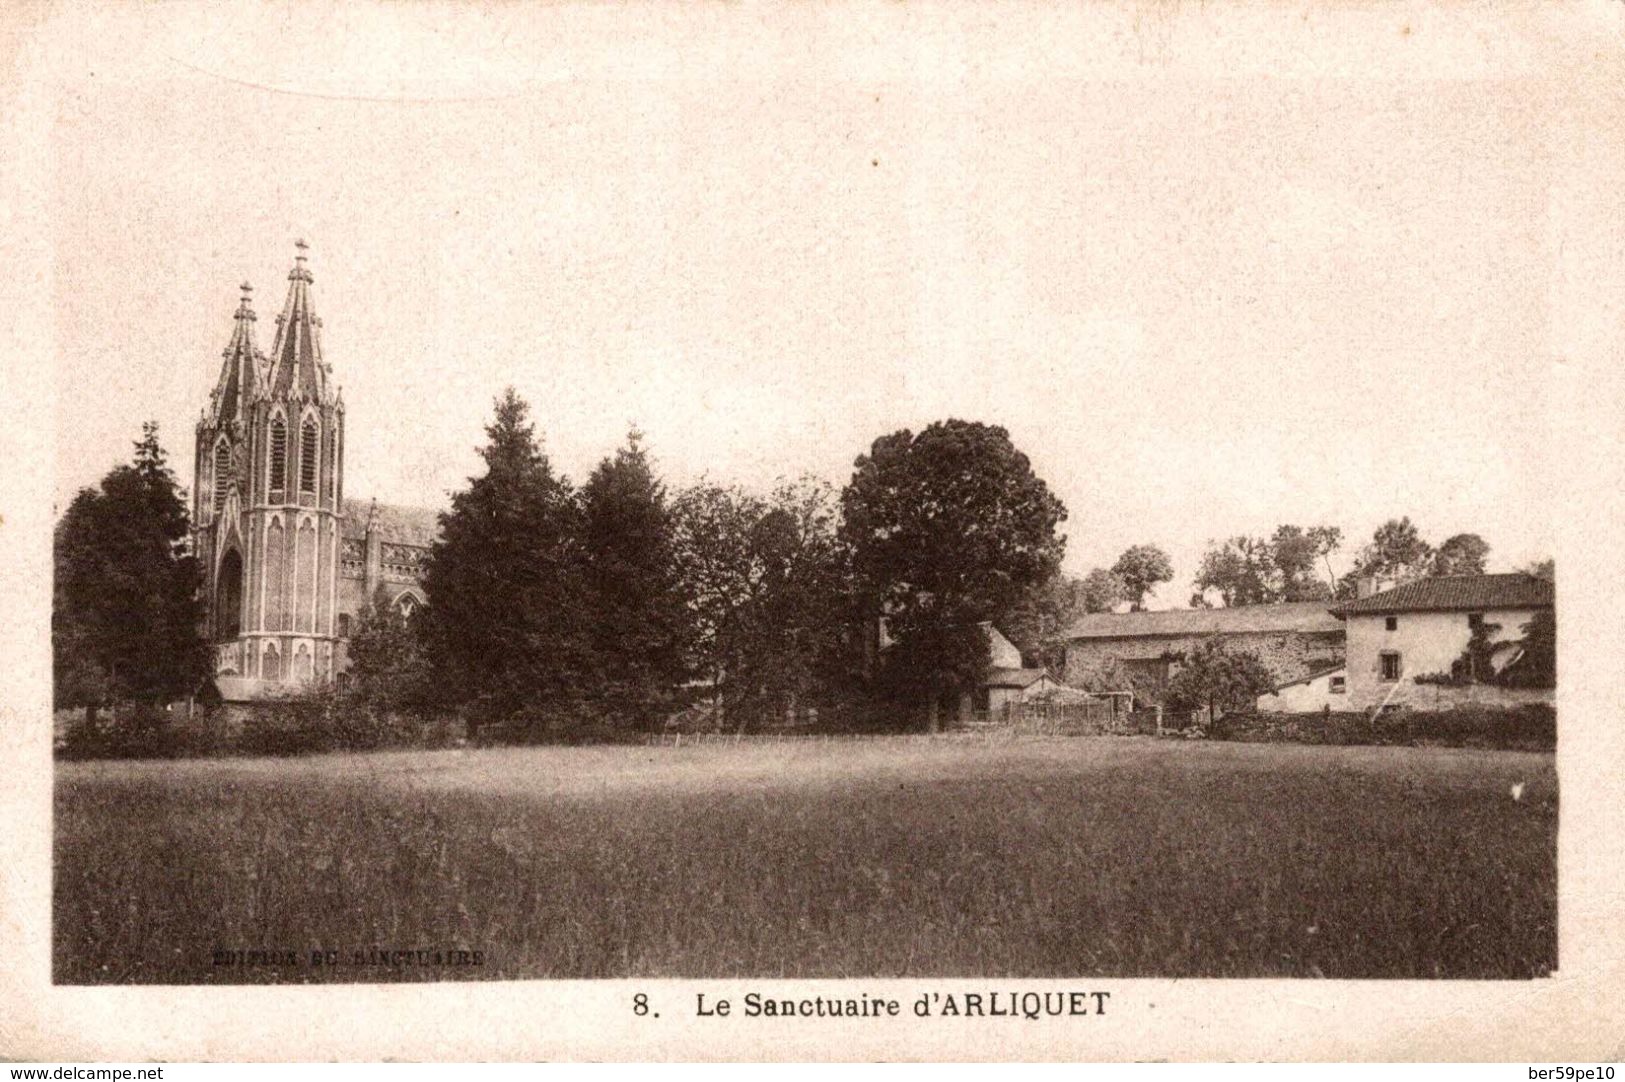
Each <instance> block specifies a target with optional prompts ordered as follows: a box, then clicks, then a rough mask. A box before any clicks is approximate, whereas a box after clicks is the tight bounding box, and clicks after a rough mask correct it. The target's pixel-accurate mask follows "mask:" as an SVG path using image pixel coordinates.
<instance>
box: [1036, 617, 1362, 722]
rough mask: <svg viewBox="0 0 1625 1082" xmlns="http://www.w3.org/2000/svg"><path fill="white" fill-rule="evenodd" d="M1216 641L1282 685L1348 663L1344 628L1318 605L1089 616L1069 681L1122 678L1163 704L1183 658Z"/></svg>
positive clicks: (1069, 666)
mask: <svg viewBox="0 0 1625 1082" xmlns="http://www.w3.org/2000/svg"><path fill="white" fill-rule="evenodd" d="M1214 636H1218V637H1220V638H1221V639H1223V640H1224V642H1225V644H1226V645H1227V646H1230V647H1233V648H1235V649H1238V650H1248V651H1251V652H1253V653H1255V654H1257V655H1258V657H1259V659H1260V660H1262V661H1263V662H1264V664H1265V665H1266V666H1267V667H1268V668H1269V670H1270V673H1271V674H1272V675H1273V676H1274V677H1275V680H1276V682H1277V683H1278V684H1285V683H1287V682H1289V681H1295V680H1298V679H1301V678H1303V677H1305V676H1308V675H1309V674H1311V673H1317V672H1323V671H1325V670H1327V669H1329V668H1331V667H1333V666H1335V665H1337V664H1338V663H1340V662H1341V661H1342V660H1343V642H1344V629H1343V625H1342V623H1341V622H1340V621H1339V620H1338V619H1337V618H1336V617H1334V616H1333V615H1332V614H1331V613H1330V612H1329V611H1327V604H1326V603H1325V602H1321V601H1301V602H1300V601H1293V602H1286V603H1284V604H1280V605H1238V606H1236V607H1235V608H1226V609H1169V610H1166V611H1163V612H1125V613H1109V612H1104V613H1091V614H1089V615H1087V616H1084V617H1082V618H1081V619H1079V620H1078V622H1077V623H1075V624H1073V625H1072V627H1071V629H1069V630H1068V632H1067V642H1066V671H1065V680H1066V683H1068V684H1070V685H1072V686H1074V687H1091V688H1092V687H1093V685H1095V684H1097V683H1099V682H1100V680H1101V679H1102V678H1103V677H1105V678H1107V679H1110V677H1111V676H1112V675H1116V674H1120V675H1122V676H1124V677H1126V678H1127V679H1128V681H1129V682H1130V683H1131V685H1132V686H1131V687H1127V688H1111V689H1105V688H1093V690H1120V691H1134V692H1135V693H1136V695H1137V697H1139V698H1141V699H1145V700H1148V701H1151V702H1156V701H1158V700H1159V699H1160V696H1161V692H1162V690H1163V689H1164V688H1165V687H1166V686H1167V684H1168V681H1169V679H1170V678H1171V677H1172V676H1173V674H1174V673H1175V672H1176V671H1178V668H1179V661H1180V658H1181V657H1183V656H1184V655H1185V654H1187V653H1189V652H1190V651H1192V650H1195V649H1196V647H1198V646H1199V645H1201V643H1202V642H1203V641H1204V640H1206V639H1210V638H1213V637H1214Z"/></svg>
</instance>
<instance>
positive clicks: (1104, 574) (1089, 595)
mask: <svg viewBox="0 0 1625 1082" xmlns="http://www.w3.org/2000/svg"><path fill="white" fill-rule="evenodd" d="M1078 585H1079V593H1081V595H1082V596H1081V598H1080V599H1079V601H1080V603H1081V604H1082V606H1083V611H1084V612H1086V613H1088V612H1111V611H1112V610H1113V609H1115V608H1117V606H1119V605H1121V604H1122V603H1123V602H1124V601H1127V600H1128V587H1127V586H1126V585H1125V584H1124V583H1123V580H1122V579H1120V578H1118V577H1117V576H1116V575H1114V574H1112V573H1111V572H1110V571H1108V570H1106V569H1105V568H1104V567H1096V568H1094V569H1092V570H1091V571H1090V572H1089V573H1088V574H1087V575H1085V576H1083V578H1082V579H1080V580H1078Z"/></svg>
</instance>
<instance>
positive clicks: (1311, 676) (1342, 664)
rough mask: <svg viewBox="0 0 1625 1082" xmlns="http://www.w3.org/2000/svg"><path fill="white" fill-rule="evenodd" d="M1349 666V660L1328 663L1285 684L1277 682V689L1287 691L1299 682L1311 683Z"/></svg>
mask: <svg viewBox="0 0 1625 1082" xmlns="http://www.w3.org/2000/svg"><path fill="white" fill-rule="evenodd" d="M1348 667H1349V666H1348V662H1346V661H1339V662H1338V663H1337V664H1336V665H1326V666H1323V667H1321V668H1319V669H1316V670H1315V671H1314V672H1308V673H1304V674H1303V675H1302V676H1299V677H1295V678H1293V679H1291V680H1288V681H1286V682H1285V683H1284V684H1276V685H1275V690H1276V691H1278V692H1279V691H1285V690H1286V689H1287V688H1290V687H1296V686H1298V685H1299V684H1311V683H1314V682H1315V681H1316V680H1319V679H1320V678H1321V677H1322V676H1331V675H1332V674H1334V673H1340V672H1342V671H1343V670H1344V669H1347V668H1348Z"/></svg>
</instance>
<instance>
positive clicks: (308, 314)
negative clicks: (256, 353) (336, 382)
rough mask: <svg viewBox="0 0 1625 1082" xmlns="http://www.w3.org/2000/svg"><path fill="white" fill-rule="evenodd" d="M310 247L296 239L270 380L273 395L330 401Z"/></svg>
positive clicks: (278, 318) (273, 350) (278, 319)
mask: <svg viewBox="0 0 1625 1082" xmlns="http://www.w3.org/2000/svg"><path fill="white" fill-rule="evenodd" d="M309 247H310V245H308V244H306V243H305V242H304V240H303V239H300V240H297V241H294V248H296V249H297V250H298V254H297V255H295V256H294V261H293V269H292V270H291V271H289V272H288V299H287V301H286V302H285V303H284V304H283V306H282V314H281V315H279V316H277V328H276V342H275V344H274V345H272V347H271V375H270V384H271V393H272V394H273V395H279V396H280V395H286V396H289V397H294V398H312V399H315V400H317V401H326V400H327V395H328V392H327V374H328V368H327V364H326V362H324V361H323V360H322V342H321V334H320V331H321V326H322V321H321V320H320V319H318V318H317V317H316V314H315V313H314V312H313V311H311V306H310V285H311V283H312V282H314V281H315V280H316V279H315V276H313V275H312V274H311V273H310V268H309V267H307V266H306V265H305V262H306V257H305V251H306V249H308V248H309Z"/></svg>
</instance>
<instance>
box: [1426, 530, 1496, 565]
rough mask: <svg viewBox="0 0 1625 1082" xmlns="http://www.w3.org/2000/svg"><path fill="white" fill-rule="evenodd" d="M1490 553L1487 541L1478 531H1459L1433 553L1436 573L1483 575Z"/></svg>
mask: <svg viewBox="0 0 1625 1082" xmlns="http://www.w3.org/2000/svg"><path fill="white" fill-rule="evenodd" d="M1489 554H1490V546H1489V543H1488V542H1487V541H1485V540H1484V539H1483V538H1482V537H1480V536H1478V535H1477V534H1476V533H1458V534H1456V535H1455V536H1453V537H1449V538H1446V539H1445V542H1444V543H1443V544H1441V545H1440V546H1439V547H1438V549H1436V550H1435V551H1434V553H1433V574H1435V575H1482V574H1483V573H1484V560H1485V558H1486V557H1488V556H1489Z"/></svg>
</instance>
